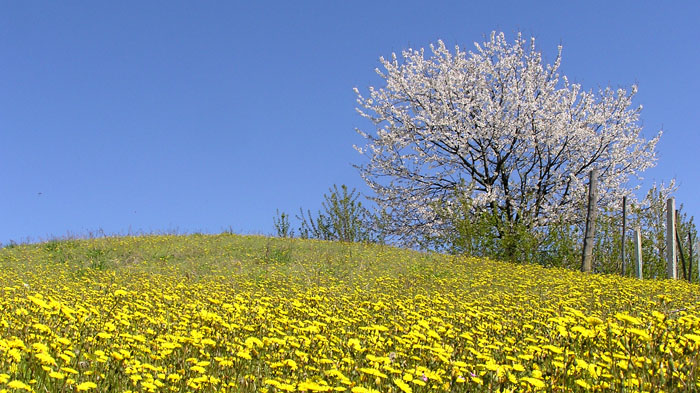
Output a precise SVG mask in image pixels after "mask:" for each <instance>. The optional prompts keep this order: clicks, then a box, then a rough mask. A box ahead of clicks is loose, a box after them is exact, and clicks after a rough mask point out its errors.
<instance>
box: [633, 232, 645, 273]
mask: <svg viewBox="0 0 700 393" xmlns="http://www.w3.org/2000/svg"><path fill="white" fill-rule="evenodd" d="M634 256H635V258H634V259H635V260H636V261H637V278H639V279H640V280H641V279H642V278H643V277H644V276H643V275H642V231H641V229H639V227H637V228H635V229H634Z"/></svg>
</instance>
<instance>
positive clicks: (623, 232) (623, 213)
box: [620, 196, 627, 276]
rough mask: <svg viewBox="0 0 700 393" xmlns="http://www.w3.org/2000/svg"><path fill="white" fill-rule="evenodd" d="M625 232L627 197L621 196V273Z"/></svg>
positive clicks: (623, 264)
mask: <svg viewBox="0 0 700 393" xmlns="http://www.w3.org/2000/svg"><path fill="white" fill-rule="evenodd" d="M626 234H627V197H626V196H623V197H622V247H621V250H620V258H621V259H622V275H623V276H624V275H625V273H626V272H625V270H626V269H625V267H626V266H625V265H626V264H625V235H626Z"/></svg>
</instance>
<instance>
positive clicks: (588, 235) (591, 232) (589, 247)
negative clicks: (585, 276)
mask: <svg viewBox="0 0 700 393" xmlns="http://www.w3.org/2000/svg"><path fill="white" fill-rule="evenodd" d="M597 201H598V170H597V169H594V170H592V171H591V173H590V179H589V181H588V212H587V215H586V232H585V235H584V238H583V258H582V261H581V271H583V272H591V270H593V243H594V242H595V221H596V216H597V214H598V209H596V202H597Z"/></svg>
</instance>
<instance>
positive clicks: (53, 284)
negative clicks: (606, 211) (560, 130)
mask: <svg viewBox="0 0 700 393" xmlns="http://www.w3.org/2000/svg"><path fill="white" fill-rule="evenodd" d="M699 289H700V288H698V286H696V285H690V284H687V283H683V282H680V281H638V280H634V279H627V278H621V277H617V276H606V275H587V274H582V273H578V272H572V271H566V270H560V269H545V268H541V267H539V266H534V265H528V264H509V263H501V262H495V261H489V260H481V259H473V258H466V257H453V256H445V255H440V254H432V253H420V252H414V251H409V250H401V249H396V248H392V247H385V246H377V245H362V244H343V243H331V242H321V241H314V240H300V239H274V238H265V237H256V236H236V235H216V236H210V235H191V236H144V237H120V238H101V239H93V240H65V241H52V242H47V243H41V244H30V245H19V246H12V247H6V248H3V249H0V391H1V390H2V389H7V390H8V391H12V390H16V391H22V390H27V391H30V390H32V391H37V392H39V391H41V392H45V391H49V392H74V391H93V392H107V391H109V392H111V391H114V392H123V391H134V392H136V391H144V392H167V391H207V392H213V391H217V392H218V391H231V392H254V391H261V392H281V391H348V392H375V391H376V392H427V391H446V392H467V391H474V392H481V391H540V390H542V391H589V390H591V389H596V390H609V391H661V390H664V391H700V374H699V372H700V370H699V367H700V365H699V363H700V348H699V347H700V310H699V309H698V300H700V291H699Z"/></svg>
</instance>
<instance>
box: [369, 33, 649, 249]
mask: <svg viewBox="0 0 700 393" xmlns="http://www.w3.org/2000/svg"><path fill="white" fill-rule="evenodd" d="M475 47H476V50H475V51H474V52H472V51H469V52H465V51H463V50H462V49H460V48H459V47H456V48H455V50H454V52H451V51H450V50H448V48H446V46H445V44H444V43H443V42H442V41H438V43H437V45H431V46H430V52H431V54H430V55H429V56H426V52H425V51H424V50H423V49H421V50H412V49H409V50H407V51H404V52H403V53H402V54H401V58H400V59H399V57H398V56H397V55H396V54H392V57H391V59H388V60H387V59H384V58H381V59H380V61H381V64H382V67H383V69H382V70H380V69H377V73H378V74H379V76H380V77H381V78H382V79H383V84H385V85H383V86H381V87H379V88H375V87H370V88H369V95H368V96H364V95H362V94H361V93H360V91H359V90H358V89H355V93H356V94H357V96H358V98H357V102H358V103H359V108H358V111H359V113H360V114H361V115H362V116H363V117H365V118H367V119H369V120H371V121H372V122H373V124H374V126H375V127H376V130H375V131H376V132H374V133H370V132H365V131H362V130H358V132H359V133H360V134H361V135H362V136H363V137H364V138H366V141H367V144H366V145H365V146H360V147H356V149H357V150H358V151H359V152H360V153H362V154H364V155H366V156H367V157H368V160H367V161H366V162H365V163H364V164H362V165H360V166H359V169H360V171H361V173H362V176H363V177H364V179H365V181H366V182H367V183H368V184H369V185H370V187H371V188H372V190H373V191H374V192H375V194H376V200H377V202H378V203H379V204H380V206H381V207H383V208H384V209H385V210H386V211H387V212H388V214H389V215H390V217H391V221H392V223H393V233H394V234H395V235H397V236H399V237H400V238H401V239H403V240H404V241H405V242H411V241H412V239H413V240H415V239H416V238H417V237H419V236H435V235H440V232H441V231H445V230H446V226H445V225H446V223H445V222H443V221H442V220H441V218H440V217H441V215H440V214H438V211H437V208H436V207H437V206H441V208H447V209H450V208H453V209H456V208H457V206H462V205H463V204H461V203H458V201H460V200H469V201H470V206H471V207H472V208H473V209H477V210H480V211H488V212H489V213H492V214H493V215H494V216H495V217H497V220H498V224H497V226H498V228H499V229H498V230H499V233H500V232H502V231H505V230H507V228H512V227H513V226H514V225H516V224H517V225H524V226H525V227H526V228H530V229H534V228H538V227H542V226H546V225H547V224H549V223H551V222H552V221H553V220H555V219H557V220H560V219H563V220H570V221H569V222H576V220H578V219H580V218H581V214H582V213H583V212H582V210H581V209H580V205H581V202H582V201H584V200H585V196H586V191H587V190H586V184H587V176H588V173H589V171H590V170H592V169H598V170H599V187H600V188H599V195H600V200H599V204H600V205H601V206H602V207H605V206H611V205H612V204H615V205H618V204H619V203H620V202H619V201H620V199H621V197H622V196H623V195H627V196H629V197H632V195H631V191H632V190H633V189H634V187H632V186H631V185H630V183H632V182H633V181H635V180H639V179H640V174H641V173H642V172H643V171H644V170H646V169H647V168H650V167H652V166H653V165H655V161H656V157H655V146H656V143H657V142H658V140H659V138H660V136H661V132H659V133H658V135H656V136H655V137H654V138H652V139H649V140H647V139H644V138H643V137H642V136H641V135H640V134H641V127H640V125H639V113H640V111H641V106H640V107H636V108H635V107H632V98H633V96H634V94H635V93H636V92H637V87H636V86H632V88H631V89H630V91H627V90H624V89H617V90H615V89H611V88H609V87H608V88H605V89H602V90H599V91H598V92H597V93H594V92H592V91H585V90H583V89H582V88H581V86H580V85H579V84H575V83H570V82H569V81H568V79H567V78H566V77H565V76H560V74H559V66H560V62H561V47H559V51H558V54H557V57H556V59H555V61H554V63H553V64H543V61H542V54H541V53H540V52H538V51H537V50H536V48H535V40H534V38H532V39H530V40H526V39H523V37H522V35H520V34H518V36H517V38H516V39H515V41H514V42H512V43H509V42H508V41H506V39H505V36H504V34H503V33H500V34H497V33H495V32H494V33H492V34H491V36H490V39H489V40H488V41H486V42H484V43H483V44H475Z"/></svg>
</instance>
